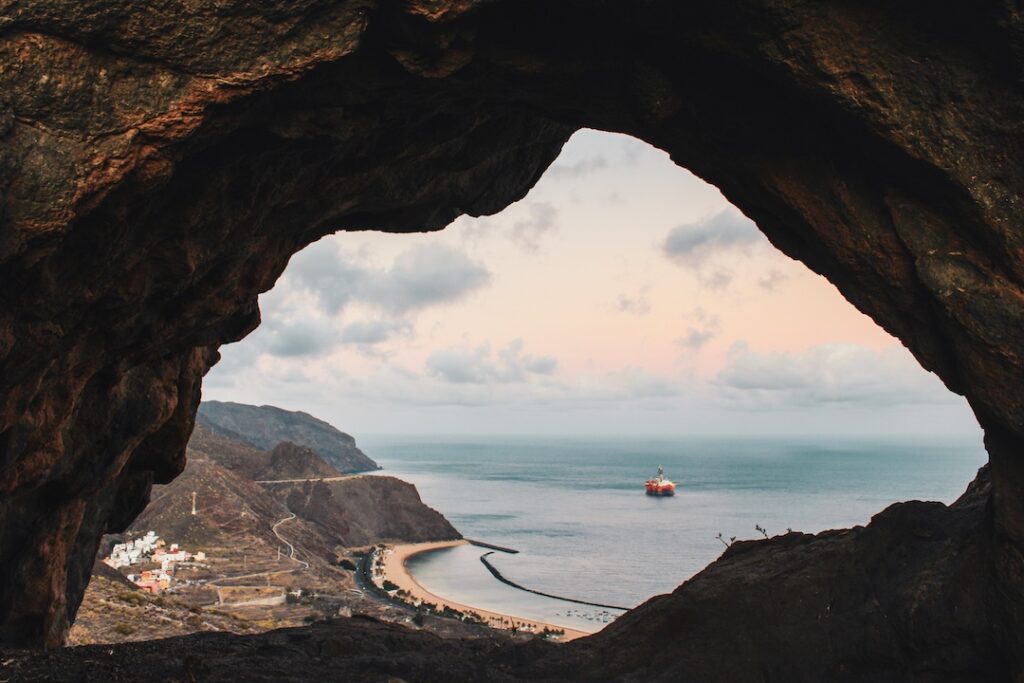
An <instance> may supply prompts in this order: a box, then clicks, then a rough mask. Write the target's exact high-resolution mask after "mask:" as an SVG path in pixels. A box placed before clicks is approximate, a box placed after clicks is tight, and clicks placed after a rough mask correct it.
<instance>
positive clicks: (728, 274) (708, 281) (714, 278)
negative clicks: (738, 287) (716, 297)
mask: <svg viewBox="0 0 1024 683" xmlns="http://www.w3.org/2000/svg"><path fill="white" fill-rule="evenodd" d="M732 278H733V274H732V271H730V270H725V269H719V270H716V271H715V272H713V273H701V272H698V273H697V280H698V281H699V282H700V283H701V284H702V285H703V286H705V287H707V288H708V289H710V290H712V291H714V292H720V291H722V290H724V289H726V288H728V287H729V285H731V284H732Z"/></svg>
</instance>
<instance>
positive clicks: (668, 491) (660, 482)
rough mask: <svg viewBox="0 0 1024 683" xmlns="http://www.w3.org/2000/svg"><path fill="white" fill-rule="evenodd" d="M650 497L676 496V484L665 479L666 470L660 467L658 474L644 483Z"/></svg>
mask: <svg viewBox="0 0 1024 683" xmlns="http://www.w3.org/2000/svg"><path fill="white" fill-rule="evenodd" d="M644 488H645V489H647V495H648V496H674V495H676V483H675V482H674V481H669V480H668V479H666V478H665V470H664V469H663V468H662V466H661V465H658V473H657V474H656V475H654V476H653V477H651V478H650V479H648V480H647V481H646V482H644Z"/></svg>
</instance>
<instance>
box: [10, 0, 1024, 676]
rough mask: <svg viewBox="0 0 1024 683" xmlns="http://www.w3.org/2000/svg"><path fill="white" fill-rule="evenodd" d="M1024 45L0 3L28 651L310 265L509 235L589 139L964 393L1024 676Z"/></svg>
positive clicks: (483, 16)
mask: <svg viewBox="0 0 1024 683" xmlns="http://www.w3.org/2000/svg"><path fill="white" fill-rule="evenodd" d="M1022 49H1024V22H1022V15H1021V10H1020V8H1019V5H1018V4H1017V3H1015V2H1011V1H1010V0H991V1H989V2H984V3H981V4H979V3H977V2H968V1H967V0H957V1H954V2H950V3H943V4H941V6H938V5H935V4H927V3H920V2H910V3H841V2H833V1H825V2H815V3H805V2H795V1H793V0H754V1H750V0H700V1H698V2H688V3H679V2H675V1H670V0H638V1H637V2H621V1H619V2H611V1H605V0H602V1H598V2H582V0H578V1H574V0H554V1H553V0H544V1H541V0H518V1H513V0H492V1H489V2H483V1H479V2H475V1H473V0H449V1H447V2H446V1H443V0H437V1H434V2H428V1H427V0H411V1H409V2H393V1H385V0H381V1H374V0H349V1H343V2H325V1H323V0H300V1H298V2H290V3H254V2H244V1H243V0H228V1H227V2H220V3H194V2H186V1H185V0H171V1H170V2H165V3H159V4H156V5H152V4H147V5H138V4H127V3H115V2H111V1H110V0H88V1H86V2H81V1H77V0H76V1H75V2H71V1H70V0H56V1H54V2H47V3H27V2H7V3H4V4H3V5H0V136H2V137H3V141H2V144H0V301H2V305H0V489H2V493H0V495H2V497H0V522H2V525H0V642H5V643H9V644H14V645H31V646H39V645H56V644H59V643H60V642H62V640H63V637H64V635H65V634H66V631H67V628H68V624H69V622H70V620H71V619H72V618H73V615H74V612H75V609H76V607H77V605H78V602H79V601H80V599H81V596H82V592H83V590H84V586H85V582H86V580H87V577H88V574H89V568H90V567H91V565H92V558H93V555H94V554H95V550H96V545H97V543H98V540H99V538H100V535H101V534H102V533H103V532H104V531H113V530H119V529H122V528H124V527H125V526H126V525H127V524H128V523H129V522H130V521H131V519H132V518H133V517H134V516H135V515H136V514H137V513H138V512H139V511H140V510H141V509H142V507H143V506H144V504H145V501H146V497H147V495H148V491H149V487H150V485H151V484H152V483H153V482H154V481H156V482H166V481H168V480H169V479H171V478H172V477H174V476H175V475H176V474H177V473H178V472H180V471H181V468H182V466H183V462H184V460H183V458H184V451H185V443H186V440H187V438H188V434H189V432H190V431H191V428H192V423H193V420H194V415H195V410H196V406H197V403H198V400H199V386H200V381H201V377H202V375H203V373H204V372H205V371H206V370H207V369H208V368H209V367H210V365H211V364H212V363H213V362H215V360H216V358H217V351H216V349H217V347H218V346H219V345H220V344H222V343H224V342H227V341H231V340H234V339H238V338H240V337H242V336H244V335H245V334H246V333H247V332H249V331H251V330H252V329H253V327H254V326H255V325H256V324H257V323H258V319H259V314H258V310H257V307H256V296H257V294H258V293H259V292H262V291H265V290H266V289H268V288H269V287H271V286H272V284H273V282H274V280H275V279H276V278H277V277H278V276H279V275H280V273H281V271H282V270H283V268H284V267H285V265H286V264H287V261H288V258H289V256H290V255H291V254H292V253H294V252H295V251H296V250H297V249H299V248H301V247H302V246H304V245H306V244H308V243H310V242H311V241H313V240H315V239H317V238H318V237H319V236H321V235H323V234H326V233H328V232H332V231H335V230H343V229H352V228H378V229H385V230H393V231H411V230H429V229H437V228H440V227H442V226H443V225H445V224H446V223H447V222H449V221H450V220H451V219H453V218H454V217H455V216H457V215H459V214H460V213H470V214H482V213H490V212H494V211H497V210H499V209H500V208H502V207H503V206H505V205H507V204H508V203H509V202H511V201H514V200H515V199H518V198H519V197H521V196H523V194H524V193H525V192H526V191H527V190H528V189H529V187H530V186H531V185H532V183H533V182H534V181H535V180H536V179H537V177H538V175H539V174H540V173H541V171H542V170H543V169H544V168H545V167H546V166H547V165H548V164H549V163H550V162H551V160H552V159H553V158H554V156H555V155H556V154H557V152H558V150H559V148H560V146H561V144H562V143H563V142H564V140H565V139H566V138H567V137H568V135H569V134H570V133H571V132H572V131H573V130H575V129H576V128H578V127H580V126H591V127H596V128H601V129H607V130H615V131H621V132H625V133H630V134H632V135H635V136H637V137H639V138H642V139H644V140H647V141H649V142H651V143H652V144H655V145H657V146H658V147H660V148H662V149H664V150H666V151H667V152H669V153H670V155H671V156H672V158H673V159H674V160H675V162H676V163H678V164H680V165H682V166H685V167H687V168H689V169H690V170H692V171H693V172H695V173H696V174H698V175H699V176H701V177H703V178H705V179H706V180H708V181H710V182H712V183H714V184H716V185H717V186H719V187H720V188H721V189H722V191H723V192H724V193H725V195H726V196H727V197H728V198H729V199H730V200H731V201H732V202H733V203H735V204H736V205H737V206H738V207H739V208H740V209H742V210H743V211H744V212H745V213H746V214H747V215H748V216H750V217H751V218H753V219H754V220H755V221H756V222H757V223H758V225H759V226H760V228H761V229H762V230H763V231H764V232H765V233H766V234H767V235H768V237H769V239H771V241H772V242H773V243H774V244H775V245H776V246H778V247H779V248H780V249H781V250H783V251H784V252H785V253H787V254H789V255H791V256H793V257H794V258H798V259H800V260H801V261H803V262H804V263H806V264H807V265H808V266H809V267H810V268H812V269H813V270H815V271H816V272H819V273H821V274H823V275H824V276H826V277H827V278H828V279H829V280H831V281H832V282H833V283H835V284H836V286H837V287H838V288H839V289H840V291H841V292H842V293H843V295H844V296H845V297H846V298H848V299H849V300H850V301H851V302H853V303H854V305H856V306H857V307H858V308H859V309H860V310H862V311H864V312H865V313H867V314H868V315H870V316H871V317H872V318H874V319H875V320H876V321H877V322H878V323H879V324H881V325H882V326H883V327H885V328H886V329H887V330H889V331H890V332H892V333H893V334H895V335H896V336H898V337H899V338H900V339H901V340H902V341H903V342H904V343H905V344H906V345H907V346H908V348H910V350H911V351H912V352H913V353H914V354H915V356H916V357H917V358H918V359H919V360H920V362H921V363H922V365H924V366H925V367H926V368H928V369H930V370H933V371H935V372H936V373H937V374H938V375H939V376H940V377H941V378H942V379H943V381H945V383H946V384H947V386H949V387H950V389H952V390H953V391H956V392H959V393H962V394H964V395H965V396H966V397H967V399H968V400H969V402H970V404H971V406H972V407H973V409H974V410H975V413H976V414H977V416H978V419H979V421H980V422H981V424H982V426H983V427H984V428H985V431H986V445H987V447H988V450H989V453H990V462H991V467H992V482H993V491H994V493H993V505H992V516H991V519H989V518H986V519H985V520H984V521H983V526H984V527H985V529H986V533H987V534H988V535H987V536H985V538H986V539H987V541H986V543H985V544H984V545H983V554H982V555H980V556H979V557H978V563H979V565H980V566H981V567H982V568H983V570H984V572H986V573H984V575H983V577H982V578H981V579H979V580H983V581H984V583H985V585H986V586H987V588H986V590H988V591H990V593H991V595H995V596H997V597H996V598H993V599H990V600H987V601H986V602H985V608H984V614H983V615H982V616H980V617H979V620H980V621H979V622H978V623H983V624H984V625H985V628H987V629H988V630H987V631H986V633H988V636H987V637H991V638H993V639H994V640H993V642H994V643H995V645H994V647H996V648H997V651H998V652H999V653H1000V654H999V656H1000V657H1003V658H1004V661H1008V662H1010V664H1008V666H1009V667H1011V668H1012V670H1013V671H1016V672H1017V673H1018V674H1020V673H1021V672H1022V671H1024V663H1022V661H1021V659H1020V653H1021V652H1024V634H1022V630H1024V628H1022V626H1021V624H1022V623H1024V618H1022V617H1024V581H1022V580H1021V578H1022V576H1024V570H1022V564H1024V563H1022V549H1024V455H1022V452H1024V392H1022V391H1021V390H1020V387H1021V386H1024V230H1022V229H1021V227H1020V215H1021V207H1022V200H1021V193H1020V190H1021V187H1024V135H1022V133H1021V127H1020V126H1021V123H1020V122H1021V121H1022V120H1024V89H1022V88H1021V85H1020V84H1021V78H1022V74H1021V70H1022V64H1024V55H1022ZM923 514H925V516H928V515H929V514H932V513H930V512H927V511H926V512H925V513H923ZM934 514H938V512H937V511H934ZM836 542H837V543H840V541H838V540H837V541H836ZM954 545H955V543H954ZM954 551H955V548H954V547H953V546H951V547H950V549H949V552H950V553H951V554H953V553H954ZM787 552H797V550H796V549H794V550H792V551H787ZM940 555H941V554H940ZM933 559H934V561H936V562H937V561H939V559H940V558H939V557H933ZM881 579H884V580H886V581H888V577H885V576H883V577H881ZM737 590H739V588H737ZM950 590H953V589H952V588H951V589H950ZM964 590H967V588H965V589H964ZM857 595H860V596H862V597H863V596H864V595H865V594H864V593H858V594H857ZM895 595H896V597H894V599H896V600H910V599H911V598H909V597H908V596H906V595H904V594H902V593H899V594H895ZM954 597H955V596H952V595H951V596H948V598H946V599H948V600H953V599H954ZM751 599H752V600H755V599H758V598H756V597H751ZM914 599H916V598H914ZM950 604H952V603H950ZM865 609H867V608H865ZM780 618H781V617H780ZM797 618H799V613H798V614H797V616H794V617H793V619H797ZM866 618H867V617H866ZM787 623H788V622H787ZM857 623H858V622H857V621H856V620H851V622H850V624H851V626H850V627H851V628H853V627H854V626H855V625H856V624H857ZM867 623H869V622H867V621H866V622H865V624H867ZM785 625H786V624H777V626H778V628H780V629H781V628H783V626H785ZM794 627H795V622H794ZM845 637H846V638H851V639H854V640H857V639H861V640H863V641H864V642H865V643H870V642H871V637H872V636H871V635H870V632H868V631H856V632H854V633H849V634H846V635H845ZM609 642H612V641H609ZM922 642H928V643H930V646H934V645H935V641H922ZM453 647H454V646H453ZM865 647H866V648H867V645H865Z"/></svg>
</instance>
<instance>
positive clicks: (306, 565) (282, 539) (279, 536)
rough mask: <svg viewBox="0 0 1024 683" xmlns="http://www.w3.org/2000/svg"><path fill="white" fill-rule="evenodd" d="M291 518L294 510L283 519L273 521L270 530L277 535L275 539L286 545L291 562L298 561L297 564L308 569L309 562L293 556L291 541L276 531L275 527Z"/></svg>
mask: <svg viewBox="0 0 1024 683" xmlns="http://www.w3.org/2000/svg"><path fill="white" fill-rule="evenodd" d="M293 519H295V513H294V512H293V513H291V514H290V515H288V516H287V517H285V518H284V519H282V520H279V521H277V522H275V523H274V526H272V527H270V530H271V531H273V532H274V535H275V536H277V540H279V541H281V542H282V543H284V544H285V545H286V546H288V559H289V560H292V561H293V562H298V563H299V564H301V565H302V568H303V569H309V562H306V561H305V560H300V559H298V558H297V557H295V546H293V545H292V544H291V543H289V542H288V540H287V539H286V538H284V536H282V535H281V534H280V533H279V532H278V530H277V527H279V526H281V525H282V524H284V523H285V522H290V521H292V520H293Z"/></svg>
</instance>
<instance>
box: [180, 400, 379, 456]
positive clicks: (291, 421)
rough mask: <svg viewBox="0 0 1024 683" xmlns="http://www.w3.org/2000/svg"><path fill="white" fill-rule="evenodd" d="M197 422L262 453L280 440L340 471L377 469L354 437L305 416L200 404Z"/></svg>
mask: <svg viewBox="0 0 1024 683" xmlns="http://www.w3.org/2000/svg"><path fill="white" fill-rule="evenodd" d="M199 420H200V421H201V422H202V423H203V425H204V426H205V427H206V428H207V429H210V430H212V431H214V432H217V433H218V434H221V435H223V436H226V437H228V438H230V439H234V440H237V441H243V442H245V443H249V444H251V445H253V446H255V447H256V448H259V449H261V450H265V451H269V450H271V449H272V448H274V447H275V446H277V444H279V443H281V442H283V441H288V442H291V443H294V444H297V445H299V446H305V447H307V448H311V449H313V450H314V451H316V452H317V453H318V454H319V455H320V456H321V457H322V458H323V459H324V460H326V461H327V462H328V463H330V464H331V465H332V466H333V467H334V468H335V469H337V470H338V471H339V472H365V471H366V470H377V469H380V466H379V465H377V463H375V462H374V461H373V460H371V459H370V458H368V457H366V454H365V453H363V452H362V451H361V450H359V448H358V447H357V446H356V440H355V439H354V438H352V437H351V436H349V435H348V434H346V433H344V432H342V431H339V430H338V429H336V428H335V427H333V426H331V425H330V424H328V423H326V422H324V421H323V420H320V419H317V418H315V417H313V416H312V415H309V414H308V413H303V412H297V411H290V410H282V409H281V408H277V407H275V406H250V405H245V404H244V403H222V402H220V401H203V402H202V403H201V404H199Z"/></svg>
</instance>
